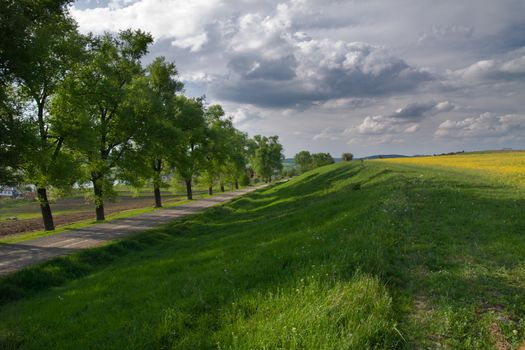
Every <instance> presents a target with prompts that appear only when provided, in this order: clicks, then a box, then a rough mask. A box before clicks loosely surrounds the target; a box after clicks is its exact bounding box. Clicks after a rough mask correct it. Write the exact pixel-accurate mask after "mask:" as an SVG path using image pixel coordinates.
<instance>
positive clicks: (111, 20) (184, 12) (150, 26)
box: [71, 0, 223, 47]
mask: <svg viewBox="0 0 525 350" xmlns="http://www.w3.org/2000/svg"><path fill="white" fill-rule="evenodd" d="M129 3H130V1H128V0H123V1H122V0H120V1H119V0H117V1H114V2H113V3H112V6H109V7H98V8H91V9H82V10H81V9H78V8H76V7H75V6H73V7H72V8H71V14H72V15H73V17H75V19H76V20H77V22H78V24H79V27H80V29H81V30H82V31H83V32H93V33H97V34H100V33H102V32H104V31H111V32H117V31H119V30H124V29H127V28H134V29H142V30H144V31H147V32H150V33H151V34H152V35H153V36H154V37H155V39H165V38H169V39H175V42H177V40H179V42H180V41H184V40H186V39H188V40H189V39H190V38H195V37H198V36H199V35H201V34H202V32H203V31H204V27H205V26H206V24H207V23H209V21H211V20H212V19H213V17H214V16H216V15H218V14H219V13H220V11H221V10H222V6H223V3H222V1H220V0H192V1H177V0H164V1H158V0H139V1H136V2H134V3H132V4H131V5H129V6H125V5H127V4H129ZM190 47H193V46H190Z"/></svg>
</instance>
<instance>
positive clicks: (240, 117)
mask: <svg viewBox="0 0 525 350" xmlns="http://www.w3.org/2000/svg"><path fill="white" fill-rule="evenodd" d="M232 116H233V123H234V124H235V125H237V126H246V125H249V124H252V123H254V122H257V121H259V120H262V119H263V118H262V116H261V112H260V111H258V110H257V109H255V108H254V107H251V106H245V107H240V108H237V109H236V110H235V112H234V113H233V115H232Z"/></svg>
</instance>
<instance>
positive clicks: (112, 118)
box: [57, 30, 153, 221]
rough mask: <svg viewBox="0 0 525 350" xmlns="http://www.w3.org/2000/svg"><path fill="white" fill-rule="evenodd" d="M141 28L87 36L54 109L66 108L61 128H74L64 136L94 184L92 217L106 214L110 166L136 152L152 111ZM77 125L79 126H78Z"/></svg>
mask: <svg viewBox="0 0 525 350" xmlns="http://www.w3.org/2000/svg"><path fill="white" fill-rule="evenodd" d="M152 40H153V39H152V37H151V35H149V34H147V33H144V32H142V31H139V30H137V31H132V30H125V31H122V32H120V33H119V34H118V35H117V36H112V35H110V34H104V35H102V36H99V37H94V38H92V40H90V42H89V49H88V59H87V61H86V62H85V63H84V64H82V65H80V66H78V67H77V69H76V71H75V74H73V75H72V76H70V77H69V78H68V79H67V80H66V84H65V85H64V88H62V89H61V91H60V96H59V98H58V99H57V105H58V106H59V108H57V110H69V111H70V112H69V113H68V115H69V116H70V118H69V119H65V118H64V120H62V123H60V125H61V127H62V128H64V129H65V130H66V131H67V130H69V131H71V128H76V130H75V132H74V135H75V138H74V140H73V141H72V142H69V144H68V145H69V146H70V147H71V148H72V149H74V150H75V151H76V152H77V154H78V157H79V158H81V160H82V161H83V163H84V169H85V171H86V173H87V177H88V178H89V180H90V181H91V183H92V185H93V193H94V198H95V207H96V209H95V212H96V219H97V221H101V220H104V219H105V215H104V199H105V198H106V197H107V195H108V194H110V193H111V190H112V185H113V182H114V175H115V170H116V169H117V168H118V167H119V166H121V163H122V162H125V161H126V160H127V159H133V157H131V156H129V155H130V153H132V152H135V151H136V149H135V145H136V143H135V140H134V139H135V138H136V137H137V135H140V134H142V133H143V132H144V131H143V129H144V125H146V124H147V119H148V116H149V114H150V113H151V104H150V103H149V102H150V101H149V100H148V99H144V98H142V94H143V92H144V91H145V89H146V86H145V84H144V80H143V79H141V77H143V73H144V72H143V69H142V67H141V64H140V60H141V58H142V57H143V56H144V55H145V54H146V53H147V47H148V45H149V44H150V43H151V42H152ZM79 128H80V129H79Z"/></svg>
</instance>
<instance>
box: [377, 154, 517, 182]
mask: <svg viewBox="0 0 525 350" xmlns="http://www.w3.org/2000/svg"><path fill="white" fill-rule="evenodd" d="M383 161H386V162H391V163H398V164H413V165H424V166H432V167H434V166H437V167H447V168H455V169H468V170H477V171H478V172H480V173H485V174H487V175H491V176H496V177H499V178H500V179H501V180H503V181H505V182H511V183H515V184H518V185H522V186H525V151H502V152H480V153H463V154H455V155H449V156H429V157H414V158H392V159H384V160H383Z"/></svg>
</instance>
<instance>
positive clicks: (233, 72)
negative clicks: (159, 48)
mask: <svg viewBox="0 0 525 350" xmlns="http://www.w3.org/2000/svg"><path fill="white" fill-rule="evenodd" d="M267 37H270V38H273V39H272V40H271V42H269V43H267V45H268V51H266V49H264V50H263V49H262V48H261V45H263V44H262V43H261V42H260V41H258V42H257V43H254V44H251V46H255V47H257V51H250V50H248V48H247V47H243V49H242V53H236V51H235V49H233V50H232V52H233V54H232V57H231V58H230V63H229V64H228V67H229V68H230V72H229V76H228V80H226V81H221V82H220V85H219V84H216V85H212V87H211V88H212V92H214V93H215V94H217V96H219V97H220V98H224V99H228V100H231V101H235V102H241V103H251V104H256V105H260V106H265V107H290V106H298V105H304V104H315V103H318V102H324V101H329V100H334V99H341V98H351V97H375V96H384V95H388V94H391V93H394V92H395V93H402V92H406V91H412V90H415V89H416V88H417V87H418V86H419V85H421V84H422V83H424V82H426V81H430V80H432V79H433V78H432V76H431V75H430V74H429V73H428V72H426V71H424V70H421V69H418V68H414V67H411V66H409V65H408V64H407V63H405V62H404V61H403V60H402V59H400V58H398V57H395V56H393V55H392V54H391V53H390V52H389V51H388V50H387V49H385V48H383V47H380V46H375V45H370V44H367V43H358V42H352V43H347V42H343V41H333V40H328V39H323V40H314V39H308V38H306V39H304V38H303V37H302V36H297V35H291V34H290V33H286V32H285V33H282V34H281V36H279V37H274V36H272V35H267ZM274 42H275V45H274V44H273V43H274ZM248 46H250V45H248ZM259 50H261V51H259ZM259 52H260V53H259ZM265 55H267V56H269V57H265Z"/></svg>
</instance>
